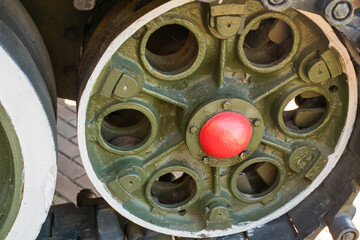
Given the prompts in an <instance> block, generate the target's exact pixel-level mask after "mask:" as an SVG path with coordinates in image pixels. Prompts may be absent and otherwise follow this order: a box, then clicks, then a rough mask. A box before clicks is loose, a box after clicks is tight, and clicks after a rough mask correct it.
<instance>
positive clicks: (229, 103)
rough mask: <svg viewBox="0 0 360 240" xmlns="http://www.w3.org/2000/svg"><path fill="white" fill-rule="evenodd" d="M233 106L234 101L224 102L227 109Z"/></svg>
mask: <svg viewBox="0 0 360 240" xmlns="http://www.w3.org/2000/svg"><path fill="white" fill-rule="evenodd" d="M231 107H232V103H231V102H230V101H226V102H224V103H223V108H224V109H225V110H230V109H231Z"/></svg>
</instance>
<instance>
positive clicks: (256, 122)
mask: <svg viewBox="0 0 360 240" xmlns="http://www.w3.org/2000/svg"><path fill="white" fill-rule="evenodd" d="M253 124H254V126H255V127H258V126H260V124H261V122H260V120H259V119H255V120H254V121H253Z"/></svg>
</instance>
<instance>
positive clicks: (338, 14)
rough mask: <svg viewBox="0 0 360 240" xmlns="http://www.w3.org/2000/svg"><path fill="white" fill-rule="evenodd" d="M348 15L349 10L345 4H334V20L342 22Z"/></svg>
mask: <svg viewBox="0 0 360 240" xmlns="http://www.w3.org/2000/svg"><path fill="white" fill-rule="evenodd" d="M349 13H350V8H349V5H348V4H347V3H344V2H340V3H338V4H336V6H335V7H334V9H333V15H334V17H335V19H337V20H342V19H345V18H346V17H347V16H348V15H349Z"/></svg>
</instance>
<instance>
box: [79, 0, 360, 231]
mask: <svg viewBox="0 0 360 240" xmlns="http://www.w3.org/2000/svg"><path fill="white" fill-rule="evenodd" d="M190 2H192V1H189V0H174V1H169V2H167V3H165V4H163V5H161V6H159V7H157V8H155V9H154V10H152V11H150V12H148V13H146V14H144V15H143V16H142V17H140V18H139V19H138V20H137V21H135V22H133V23H132V24H131V25H129V26H128V27H127V28H126V29H125V30H124V31H123V32H121V33H120V34H119V35H118V36H117V37H116V38H115V39H114V40H113V41H112V42H111V43H110V45H109V46H108V48H107V49H106V51H105V52H104V54H103V55H102V56H101V58H100V59H99V61H98V63H97V65H96V67H95V68H94V70H93V71H92V73H91V75H90V77H89V78H88V81H87V83H86V86H85V88H84V90H83V92H82V95H81V99H80V104H79V110H78V139H79V147H80V152H81V156H82V160H83V163H84V167H85V169H86V172H87V174H88V175H89V177H90V179H91V181H92V183H93V184H94V186H95V187H96V188H97V190H98V191H99V192H100V194H101V195H102V196H103V197H104V198H105V200H106V201H107V202H108V203H109V204H110V205H111V206H112V207H113V208H115V209H116V210H117V211H118V212H119V213H120V214H122V215H123V216H125V217H127V218H128V219H130V220H131V221H133V222H135V223H137V224H139V225H141V226H143V227H146V228H148V229H151V230H154V231H158V232H161V233H164V234H170V235H175V236H181V237H195V238H200V237H204V236H206V237H217V236H225V235H230V234H235V233H239V232H244V231H248V230H250V229H254V228H256V227H259V226H262V225H264V224H266V223H268V222H270V221H272V220H274V219H276V218H278V217H280V216H282V215H283V214H286V213H287V212H289V211H290V210H291V209H293V208H294V207H295V206H297V205H298V204H299V203H300V202H302V201H303V200H304V199H305V198H306V197H307V196H309V195H310V193H311V192H312V191H314V189H316V188H317V187H318V186H319V185H320V184H321V183H322V182H323V181H324V179H325V178H326V176H327V175H328V174H329V173H330V172H331V171H332V169H333V168H334V167H335V165H336V163H337V162H338V160H339V158H340V157H341V155H342V153H343V151H344V149H345V147H346V145H347V143H348V140H349V138H350V136H351V132H352V129H353V125H354V121H355V114H356V108H357V78H356V75H355V71H354V68H353V65H352V63H351V60H350V57H349V55H348V53H347V51H346V49H345V47H344V46H343V45H342V44H341V42H340V41H339V39H338V38H337V37H336V35H335V34H334V32H333V31H332V29H331V27H330V26H329V25H328V24H327V23H326V22H325V21H324V20H323V19H322V18H321V17H318V16H317V15H313V14H309V13H306V12H303V14H304V15H305V16H306V17H307V18H309V19H310V20H312V21H313V22H314V23H316V24H317V25H318V26H319V27H320V28H321V29H322V30H323V31H324V33H325V35H326V37H327V38H328V40H329V42H330V46H329V48H330V47H334V48H335V49H336V50H337V51H338V52H339V54H340V57H341V62H342V64H343V71H344V73H345V74H346V75H347V79H348V84H349V88H348V91H349V92H348V95H349V103H348V108H347V116H346V121H345V124H344V128H343V129H342V133H341V136H340V137H339V140H338V142H337V145H336V147H335V148H334V152H333V153H332V154H330V155H329V156H328V162H327V164H326V166H325V167H324V168H323V170H322V171H321V173H320V174H319V175H318V176H317V177H316V178H315V180H314V181H313V182H312V183H311V184H309V186H308V187H307V188H306V189H305V190H304V191H302V192H301V193H299V194H298V195H297V196H296V197H294V198H293V199H292V200H291V201H289V202H287V203H286V204H284V205H283V206H282V207H280V208H278V209H276V210H275V211H273V212H271V213H270V214H268V215H267V216H265V217H262V218H260V219H258V220H256V221H248V222H242V223H239V224H234V225H232V226H231V227H229V228H225V229H217V230H202V231H198V232H191V231H179V230H173V229H171V228H166V227H162V226H159V225H156V224H153V223H151V222H149V221H146V220H144V219H142V218H139V217H137V216H135V215H134V214H133V213H132V212H130V211H128V210H127V209H125V208H124V206H123V203H122V202H121V201H119V200H118V199H117V198H116V197H115V196H114V194H113V193H112V192H111V189H109V188H108V187H107V185H106V184H105V183H104V182H102V181H101V180H100V179H99V177H98V175H97V173H96V171H94V165H95V163H94V161H92V159H91V156H89V155H90V154H89V152H91V151H90V150H89V146H88V140H87V137H88V134H87V133H88V132H87V126H88V125H87V119H86V117H87V114H88V107H89V104H91V103H89V99H90V98H91V96H92V94H93V93H94V92H95V90H94V89H95V87H96V84H97V80H98V77H99V75H100V74H101V72H102V71H103V69H104V68H105V66H106V64H108V62H109V61H110V59H111V57H112V56H113V55H114V53H115V52H116V51H117V50H118V49H119V47H120V46H122V44H124V43H125V41H126V40H128V39H129V38H130V37H131V36H132V35H133V34H134V33H136V31H138V30H139V29H140V28H142V27H143V26H144V25H145V24H147V23H149V22H150V21H152V20H153V19H155V18H157V17H158V16H160V15H162V14H164V13H166V12H168V11H170V10H171V9H174V8H177V7H179V6H182V5H185V4H187V3H190Z"/></svg>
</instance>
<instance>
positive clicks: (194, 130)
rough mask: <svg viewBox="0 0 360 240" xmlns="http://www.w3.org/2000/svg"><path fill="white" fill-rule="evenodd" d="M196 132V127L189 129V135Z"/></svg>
mask: <svg viewBox="0 0 360 240" xmlns="http://www.w3.org/2000/svg"><path fill="white" fill-rule="evenodd" d="M196 131H197V127H195V126H193V127H191V128H190V132H191V133H193V134H194V133H196Z"/></svg>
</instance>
